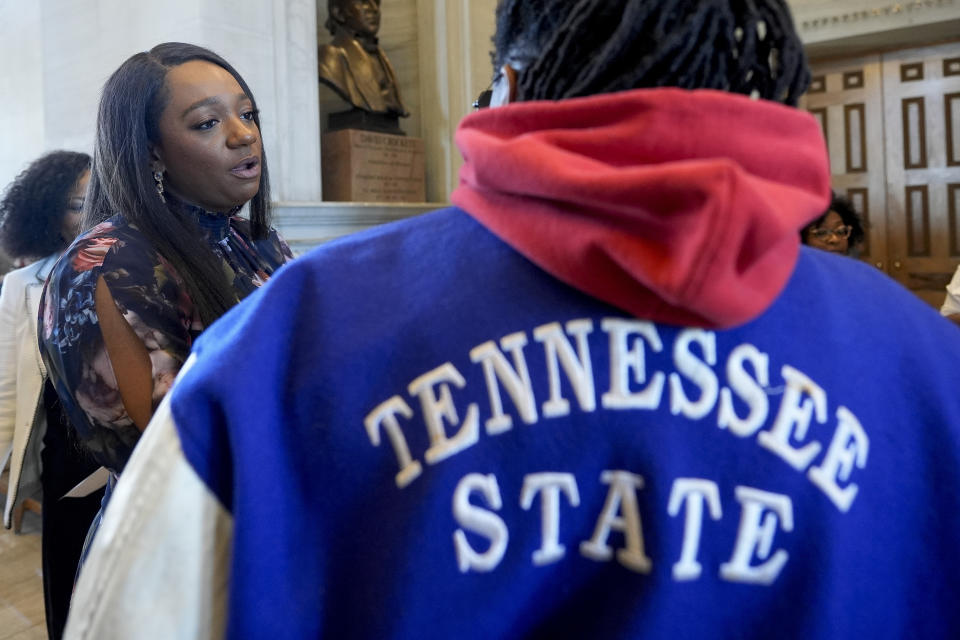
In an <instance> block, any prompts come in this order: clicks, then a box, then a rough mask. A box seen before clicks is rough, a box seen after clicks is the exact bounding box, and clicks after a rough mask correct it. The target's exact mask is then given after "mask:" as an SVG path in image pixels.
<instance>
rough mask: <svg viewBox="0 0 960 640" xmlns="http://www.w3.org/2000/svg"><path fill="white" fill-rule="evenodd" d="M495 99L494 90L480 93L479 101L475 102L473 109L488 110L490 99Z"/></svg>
mask: <svg viewBox="0 0 960 640" xmlns="http://www.w3.org/2000/svg"><path fill="white" fill-rule="evenodd" d="M491 98H493V89H485V90H484V91H481V92H480V95H478V96H477V99H476V100H474V101H473V109H474V111H476V110H477V109H486V108H487V107H489V106H490V99H491Z"/></svg>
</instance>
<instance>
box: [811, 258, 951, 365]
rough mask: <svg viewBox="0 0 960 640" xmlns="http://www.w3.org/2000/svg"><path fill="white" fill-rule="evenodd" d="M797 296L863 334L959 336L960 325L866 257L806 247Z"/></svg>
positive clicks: (882, 335) (879, 336) (940, 337)
mask: <svg viewBox="0 0 960 640" xmlns="http://www.w3.org/2000/svg"><path fill="white" fill-rule="evenodd" d="M794 284H795V285H796V286H795V287H794V289H795V292H796V293H797V294H798V295H796V296H794V297H795V298H796V302H798V303H803V302H806V303H807V304H809V305H810V307H811V308H813V307H815V306H821V307H824V308H827V309H829V310H830V312H831V313H832V314H833V316H834V317H835V318H840V317H842V318H849V319H851V321H852V322H856V323H859V324H860V327H861V330H860V331H859V333H860V335H863V336H867V335H870V336H872V337H873V338H875V339H884V336H887V337H891V339H894V340H899V339H902V338H903V337H904V335H903V331H910V332H911V333H913V332H914V331H918V332H925V334H926V335H927V336H929V337H935V338H936V339H942V340H945V341H948V342H955V343H956V344H957V345H958V350H960V341H958V340H956V335H953V334H955V333H956V331H957V327H956V326H954V325H952V324H951V323H950V322H947V321H945V320H944V318H943V317H942V316H941V315H940V314H939V313H938V312H937V311H936V309H934V308H933V307H932V306H930V305H929V304H927V303H926V302H924V301H923V300H921V299H920V298H919V297H918V296H917V295H915V294H914V293H913V292H911V291H910V290H909V289H907V288H906V287H904V286H903V285H902V284H901V283H899V282H897V281H896V280H894V279H893V278H891V277H890V276H888V275H886V274H885V273H883V272H882V271H880V270H878V269H877V268H876V267H873V266H872V265H870V264H867V263H866V262H864V261H862V260H857V259H854V258H848V257H845V256H837V255H833V254H830V253H827V252H825V251H819V250H817V249H811V248H809V247H803V248H802V251H801V253H800V257H799V259H798V261H797V268H796V271H795V274H794Z"/></svg>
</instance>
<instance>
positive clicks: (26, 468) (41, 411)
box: [0, 151, 102, 638]
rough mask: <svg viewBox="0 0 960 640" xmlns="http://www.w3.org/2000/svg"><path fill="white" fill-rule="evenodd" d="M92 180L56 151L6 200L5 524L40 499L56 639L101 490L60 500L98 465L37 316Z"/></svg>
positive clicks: (0, 311) (0, 384)
mask: <svg viewBox="0 0 960 640" xmlns="http://www.w3.org/2000/svg"><path fill="white" fill-rule="evenodd" d="M89 179H90V156H88V155H87V154H85V153H78V152H75V151H53V152H51V153H48V154H46V155H44V156H42V157H40V158H38V159H37V160H34V161H33V162H32V163H30V165H29V166H28V167H27V168H26V169H25V170H24V171H23V172H22V173H20V174H19V175H18V176H17V177H16V179H15V180H14V181H13V182H12V183H11V184H10V186H9V187H8V188H7V189H6V191H5V193H4V195H3V200H2V201H0V248H2V250H3V252H4V253H6V254H7V255H8V256H9V257H10V258H12V259H14V260H15V261H17V262H20V263H28V264H27V266H24V267H22V268H20V269H17V270H15V271H11V272H10V273H8V274H7V275H6V277H5V278H4V285H3V289H2V290H0V468H2V467H3V464H4V463H5V462H6V460H7V456H8V455H9V460H10V480H9V483H8V486H7V499H6V504H5V506H4V510H3V524H4V526H5V527H7V528H10V527H11V526H12V527H13V529H14V530H15V531H16V530H17V529H18V528H19V519H20V517H22V514H23V508H24V505H25V501H26V500H27V499H37V498H39V499H40V500H41V504H42V510H41V513H42V519H43V520H42V526H43V538H42V542H41V558H42V564H43V596H44V605H45V613H46V621H47V631H48V634H49V636H50V637H51V638H59V637H60V635H61V634H62V632H63V625H64V623H65V622H66V619H67V608H68V606H69V603H70V593H71V592H72V591H73V579H74V576H75V574H76V571H77V562H78V561H79V559H80V550H81V548H82V546H83V539H84V536H85V535H86V532H87V528H88V527H89V526H90V522H91V521H92V520H93V518H94V516H95V515H96V513H97V510H98V509H99V504H100V497H101V496H102V492H95V493H93V494H91V495H88V496H86V497H83V498H79V499H66V500H61V498H62V497H63V495H64V494H65V493H67V492H68V491H70V489H71V488H72V487H73V486H74V485H76V484H77V483H78V482H80V481H81V480H83V478H84V477H86V476H87V475H89V474H90V473H91V472H92V471H94V470H95V469H96V468H97V465H96V464H95V463H93V462H92V461H91V460H89V459H88V458H86V457H85V456H83V455H82V454H81V453H80V452H79V451H78V449H77V446H76V443H75V442H74V439H73V438H72V436H71V435H70V434H69V433H67V432H66V431H65V430H64V429H62V428H60V426H61V418H62V413H61V411H60V410H59V403H58V402H57V400H56V396H55V395H54V394H52V393H50V392H49V391H47V392H45V386H47V387H48V385H45V381H46V372H45V371H44V370H43V367H42V366H40V353H39V351H38V347H37V310H38V308H39V306H40V296H41V293H42V291H43V283H44V281H45V280H46V278H47V275H48V274H49V273H50V270H51V269H52V267H53V265H54V263H55V262H56V261H57V258H58V257H59V256H60V254H61V253H62V252H63V250H64V249H66V248H67V245H69V244H70V242H71V241H72V240H73V239H74V238H75V237H76V235H77V231H78V230H79V222H80V212H81V210H82V208H83V202H84V194H85V193H86V189H87V182H88V181H89ZM48 427H49V428H48Z"/></svg>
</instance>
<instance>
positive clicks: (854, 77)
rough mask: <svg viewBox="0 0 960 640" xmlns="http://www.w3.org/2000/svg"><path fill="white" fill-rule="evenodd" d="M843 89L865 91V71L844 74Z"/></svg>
mask: <svg viewBox="0 0 960 640" xmlns="http://www.w3.org/2000/svg"><path fill="white" fill-rule="evenodd" d="M843 89H844V91H848V90H851V89H863V69H858V70H856V71H847V72H845V73H844V74H843Z"/></svg>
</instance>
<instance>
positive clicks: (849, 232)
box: [800, 192, 865, 255]
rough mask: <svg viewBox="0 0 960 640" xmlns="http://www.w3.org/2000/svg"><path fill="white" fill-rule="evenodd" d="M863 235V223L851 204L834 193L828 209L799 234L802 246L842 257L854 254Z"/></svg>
mask: <svg viewBox="0 0 960 640" xmlns="http://www.w3.org/2000/svg"><path fill="white" fill-rule="evenodd" d="M864 235H865V234H864V230H863V223H861V222H860V215H859V214H858V213H857V211H856V209H854V208H853V204H851V203H850V201H849V200H847V199H846V198H844V197H843V196H839V195H837V193H836V192H834V193H833V197H832V199H831V200H830V207H829V208H828V209H827V210H826V211H824V212H823V214H822V215H821V216H820V217H819V218H817V219H816V220H814V221H813V222H811V223H810V224H808V225H807V226H806V227H804V228H803V231H801V232H800V238H801V240H803V244H806V245H810V246H811V247H814V248H816V249H822V250H824V251H830V252H831V253H839V254H842V255H854V254H856V252H858V251H859V248H860V244H861V243H862V242H863V238H864Z"/></svg>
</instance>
